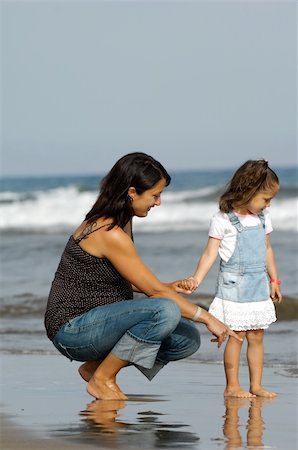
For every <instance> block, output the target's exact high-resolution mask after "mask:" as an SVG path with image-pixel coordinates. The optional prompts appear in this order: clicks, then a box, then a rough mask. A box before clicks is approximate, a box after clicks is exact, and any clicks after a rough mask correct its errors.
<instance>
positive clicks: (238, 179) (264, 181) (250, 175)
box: [219, 159, 279, 213]
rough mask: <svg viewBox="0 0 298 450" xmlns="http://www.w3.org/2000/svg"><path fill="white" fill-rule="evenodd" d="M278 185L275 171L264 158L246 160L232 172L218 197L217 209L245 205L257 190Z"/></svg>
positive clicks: (229, 209) (223, 209) (230, 208)
mask: <svg viewBox="0 0 298 450" xmlns="http://www.w3.org/2000/svg"><path fill="white" fill-rule="evenodd" d="M276 185H279V179H278V176H277V175H276V173H275V172H274V171H273V170H272V169H270V167H269V166H268V161H266V160H265V159H258V160H252V159H250V160H248V161H246V162H245V163H244V164H243V165H242V166H241V167H239V169H237V170H236V172H235V173H234V175H233V177H232V179H231V181H230V182H229V183H228V184H227V186H226V189H225V191H224V192H223V194H222V195H221V196H220V199H219V209H220V211H222V212H225V213H227V212H229V211H231V210H232V209H233V208H236V207H238V208H239V207H241V206H244V205H246V204H247V203H248V202H249V201H250V200H251V199H252V198H253V196H254V195H255V194H257V193H258V192H259V191H265V190H267V189H271V188H273V187H274V186H276Z"/></svg>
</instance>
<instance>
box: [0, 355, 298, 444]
mask: <svg viewBox="0 0 298 450" xmlns="http://www.w3.org/2000/svg"><path fill="white" fill-rule="evenodd" d="M78 366H79V363H76V362H73V363H70V362H68V361H67V360H66V359H65V358H63V357H62V356H59V355H57V356H53V355H22V356H21V355H1V414H2V421H1V423H2V426H1V449H2V450H13V449H14V450H16V449H22V450H23V449H25V450H26V449H30V450H35V449H39V450H43V449H45V450H52V449H56V450H57V449H59V450H63V449H70V448H72V449H86V450H89V449H90V450H93V449H95V448H96V449H138V450H139V449H140V448H142V449H155V448H168V449H174V448H179V449H186V448H190V449H200V450H209V449H219V450H220V449H225V450H230V449H232V448H233V449H236V448H237V449H246V448H255V449H259V448H272V449H275V450H279V449H280V450H295V449H297V378H294V377H291V376H289V374H288V373H286V372H284V371H283V370H282V369H279V368H265V369H264V381H265V382H266V387H267V388H268V389H270V390H275V391H276V392H278V397H277V398H276V399H274V400H262V399H256V400H253V401H250V400H241V399H228V400H225V399H224V398H223V394H222V393H223V388H224V376H223V366H222V365H219V364H201V363H199V362H197V361H193V360H184V361H181V362H176V363H172V364H169V365H168V366H167V367H166V368H165V369H163V371H161V372H160V374H159V375H157V377H156V378H155V379H154V380H153V381H152V382H148V381H147V380H146V379H145V378H144V377H143V376H142V375H141V374H140V373H139V372H138V371H137V370H136V369H135V368H133V367H128V368H127V369H124V370H123V371H122V372H121V373H120V375H119V377H118V382H119V385H120V386H121V388H122V389H123V391H124V392H125V393H126V394H127V395H128V397H129V398H128V400H127V401H125V402H123V401H93V399H92V397H90V396H89V395H88V394H87V393H86V391H85V383H84V382H83V380H81V379H80V377H79V376H78V375H77V368H78ZM240 374H241V379H242V381H243V387H247V379H248V378H247V367H246V366H241V372H240Z"/></svg>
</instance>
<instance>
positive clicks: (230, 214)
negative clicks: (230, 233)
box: [227, 211, 243, 233]
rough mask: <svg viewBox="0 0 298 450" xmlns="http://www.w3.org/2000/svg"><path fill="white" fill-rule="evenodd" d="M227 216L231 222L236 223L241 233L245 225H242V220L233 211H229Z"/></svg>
mask: <svg viewBox="0 0 298 450" xmlns="http://www.w3.org/2000/svg"><path fill="white" fill-rule="evenodd" d="M227 216H228V218H229V220H230V222H231V224H232V225H234V227H235V228H236V229H237V231H239V233H241V231H243V225H241V223H240V220H239V219H238V217H237V216H236V214H235V213H234V212H233V211H229V212H228V213H227Z"/></svg>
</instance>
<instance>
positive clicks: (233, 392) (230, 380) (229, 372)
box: [224, 331, 255, 398]
mask: <svg viewBox="0 0 298 450" xmlns="http://www.w3.org/2000/svg"><path fill="white" fill-rule="evenodd" d="M235 333H237V334H238V336H239V337H241V338H242V339H244V337H245V334H246V332H245V331H235ZM241 348H242V342H240V341H237V340H236V339H234V338H232V337H229V340H228V342H227V345H226V348H225V351H224V366H225V374H226V380H227V385H226V389H225V391H224V395H225V396H226V397H239V398H250V397H255V396H254V395H253V394H251V393H250V392H248V391H244V390H243V389H242V388H241V387H240V384H239V364H240V353H241Z"/></svg>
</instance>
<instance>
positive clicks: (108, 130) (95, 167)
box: [1, 0, 297, 176]
mask: <svg viewBox="0 0 298 450" xmlns="http://www.w3.org/2000/svg"><path fill="white" fill-rule="evenodd" d="M296 17H297V16H296V2H295V1H284V2H282V1H281V2H270V1H262V2H261V1H249V2H244V1H241V0H239V1H238V2H234V1H231V2H224V1H187V0H185V1H180V2H179V1H163V2H162V1H141V0H140V1H130V2H129V1H124V0H122V1H113V0H109V1H96V0H93V1H88V0H85V1H59V0H58V1H57V0H56V1H48V2H47V1H34V2H33V1H32V2H28V1H20V2H17V1H2V3H1V22H2V26H1V28H2V34H1V49H2V51H1V75H2V76H1V98H2V100H1V106H2V108H1V110H2V120H1V129H2V131H1V136H2V138H1V160H2V161H1V163H2V164H1V166H2V169H1V171H2V174H3V175H4V176H6V175H9V176H11V175H31V174H32V175H46V174H78V173H82V174H88V173H95V174H96V173H102V172H104V171H106V170H108V169H109V168H110V167H111V166H112V164H114V162H115V161H116V160H117V159H118V158H119V157H120V156H122V155H123V154H125V153H129V152H132V151H144V152H146V153H149V154H151V155H153V156H154V157H156V158H157V159H159V160H160V161H161V162H162V163H163V164H164V165H165V166H166V167H167V169H169V170H177V169H182V170H187V169H204V168H213V167H214V168H225V167H235V166H238V165H239V164H240V163H241V162H243V161H245V160H246V159H250V158H253V159H254V158H261V157H265V158H266V159H268V160H269V162H270V164H271V165H272V166H277V165H278V166H280V165H294V164H296V163H297V153H296V136H297V130H296V128H297V117H296V78H297V73H296V65H297V61H296V31H297V30H296Z"/></svg>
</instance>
